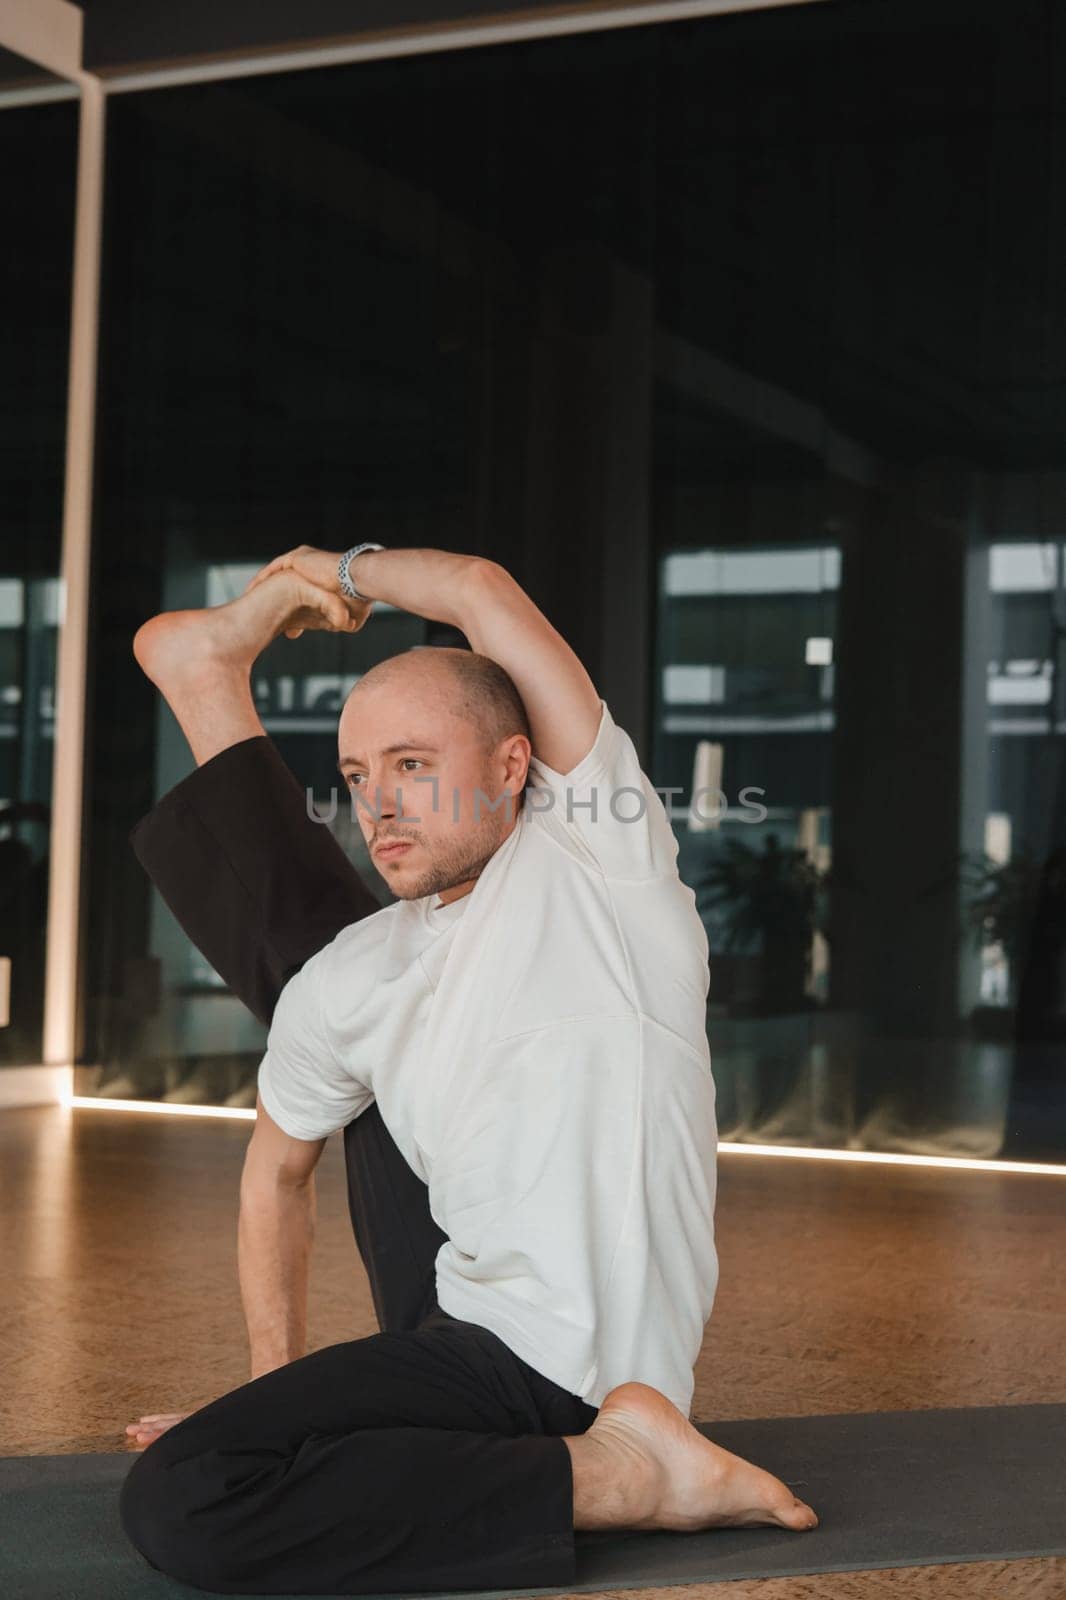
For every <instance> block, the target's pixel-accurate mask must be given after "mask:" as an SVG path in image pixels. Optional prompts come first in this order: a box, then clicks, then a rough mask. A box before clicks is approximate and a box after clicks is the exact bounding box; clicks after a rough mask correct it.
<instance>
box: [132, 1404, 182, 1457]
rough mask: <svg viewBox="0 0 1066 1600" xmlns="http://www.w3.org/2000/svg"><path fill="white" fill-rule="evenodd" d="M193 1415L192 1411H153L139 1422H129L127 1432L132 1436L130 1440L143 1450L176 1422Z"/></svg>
mask: <svg viewBox="0 0 1066 1600" xmlns="http://www.w3.org/2000/svg"><path fill="white" fill-rule="evenodd" d="M191 1416H192V1412H191V1411H162V1412H159V1411H157V1412H153V1413H151V1414H150V1415H148V1416H145V1417H142V1418H141V1419H140V1421H139V1422H130V1423H127V1425H126V1432H127V1434H129V1435H130V1436H131V1437H130V1439H129V1441H128V1442H129V1443H131V1444H136V1446H137V1448H138V1449H139V1450H143V1449H144V1448H145V1446H146V1445H149V1444H154V1443H155V1441H156V1439H158V1438H159V1436H160V1434H163V1433H166V1432H167V1430H168V1429H169V1428H172V1427H173V1426H174V1424H175V1423H176V1422H184V1421H185V1418H186V1417H191Z"/></svg>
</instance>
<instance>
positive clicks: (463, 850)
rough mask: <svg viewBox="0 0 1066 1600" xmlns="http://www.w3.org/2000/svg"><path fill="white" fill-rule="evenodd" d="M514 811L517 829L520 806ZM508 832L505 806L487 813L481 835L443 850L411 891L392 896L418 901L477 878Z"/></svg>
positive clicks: (514, 806)
mask: <svg viewBox="0 0 1066 1600" xmlns="http://www.w3.org/2000/svg"><path fill="white" fill-rule="evenodd" d="M513 810H514V817H515V826H516V827H518V826H519V824H520V823H521V821H522V807H521V806H520V805H517V804H514V805H513ZM486 812H487V805H486ZM509 832H510V817H509V815H508V808H507V806H506V804H505V805H502V806H501V807H500V809H499V810H498V811H496V812H493V813H491V814H487V816H486V822H485V830H484V832H482V831H480V830H479V831H478V832H477V833H476V834H474V835H473V836H467V838H465V839H463V840H461V841H458V840H457V841H456V843H455V845H454V846H453V847H452V848H450V849H447V850H442V852H441V853H440V855H438V857H437V858H436V860H434V861H433V862H432V863H431V865H430V866H428V867H427V868H426V870H425V872H423V873H422V874H421V875H420V876H419V877H417V878H416V879H415V880H414V882H413V883H412V884H411V885H410V888H408V889H405V892H404V893H403V894H401V893H400V889H399V887H397V888H395V889H394V890H393V893H394V894H396V895H397V896H398V897H399V898H401V899H404V900H421V899H423V898H424V897H425V896H426V895H430V894H441V893H442V892H443V891H444V890H446V889H454V888H455V887H456V886H457V885H458V884H460V883H469V882H470V880H471V879H476V878H480V876H481V874H482V873H483V872H484V870H485V868H486V867H487V866H488V864H489V862H490V861H491V860H492V858H493V856H494V855H495V854H496V852H497V850H498V849H499V848H500V845H501V844H502V843H503V840H504V837H505V835H506V834H507V833H509ZM486 838H487V839H488V844H487V845H486V843H485V841H486ZM472 892H473V891H471V893H472Z"/></svg>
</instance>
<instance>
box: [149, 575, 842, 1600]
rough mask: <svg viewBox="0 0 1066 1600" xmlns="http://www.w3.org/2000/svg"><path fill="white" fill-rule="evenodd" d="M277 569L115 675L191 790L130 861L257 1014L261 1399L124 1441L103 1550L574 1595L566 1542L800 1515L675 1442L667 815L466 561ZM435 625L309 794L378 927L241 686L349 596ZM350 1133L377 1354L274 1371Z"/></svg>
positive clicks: (686, 1287)
mask: <svg viewBox="0 0 1066 1600" xmlns="http://www.w3.org/2000/svg"><path fill="white" fill-rule="evenodd" d="M339 565H340V557H339V556H338V555H337V554H334V553H330V552H324V551H318V550H315V549H313V548H311V547H309V546H306V545H302V546H300V547H299V548H298V549H297V550H295V551H290V552H288V553H287V554H286V555H284V556H280V557H278V558H277V560H276V561H273V562H271V563H270V564H269V566H267V567H265V568H264V569H263V570H262V571H261V572H260V573H258V574H257V575H256V577H255V578H254V579H253V580H252V582H251V584H250V585H249V587H248V589H247V590H246V591H245V593H244V594H243V595H242V596H240V598H239V599H237V600H235V601H232V602H230V603H229V604H228V605H225V606H220V607H217V608H213V609H211V610H206V611H182V612H172V613H165V614H163V615H161V616H158V617H155V618H152V619H151V621H149V622H148V623H146V624H145V625H144V627H142V628H141V629H140V630H139V632H138V634H137V636H136V638H135V640H134V652H135V655H136V657H137V660H138V661H139V663H140V665H141V667H142V668H143V670H144V671H145V672H146V673H147V675H148V676H149V677H150V678H151V680H152V681H153V682H154V683H155V684H156V685H157V687H158V688H159V689H160V691H161V692H162V693H163V694H164V696H165V697H166V699H167V701H168V703H169V704H170V706H171V708H172V709H173V711H174V713H175V715H176V717H177V719H178V721H179V723H180V725H181V727H182V729H183V731H184V733H185V735H186V737H187V739H188V741H189V745H190V748H191V750H192V754H193V756H194V758H195V760H196V763H197V768H196V770H195V771H194V772H192V773H191V774H190V775H189V776H188V777H187V778H186V779H184V780H183V782H182V783H181V784H179V785H177V786H176V788H175V789H174V790H172V791H171V792H170V793H169V794H168V795H166V796H164V797H163V799H162V800H161V801H160V802H159V803H158V805H157V806H156V807H155V808H154V809H153V811H152V812H151V813H149V815H148V817H146V818H144V819H142V821H141V822H140V823H139V824H138V826H137V828H136V829H135V830H134V834H133V842H134V846H135V848H136V849H137V852H138V855H139V857H140V859H141V860H142V862H143V863H144V864H145V866H146V868H147V870H148V871H149V873H150V875H151V876H152V878H153V881H154V882H155V883H156V884H157V886H158V887H159V888H160V890H161V892H162V893H163V894H164V896H165V897H166V899H167V900H168V903H169V904H170V905H171V906H172V908H173V909H174V911H175V915H176V916H178V918H179V920H180V921H181V922H182V924H183V926H184V927H185V928H186V930H187V931H188V932H189V934H190V937H192V938H193V939H194V941H195V942H196V943H197V944H198V945H199V946H200V948H201V949H202V950H203V951H204V953H205V954H206V955H207V956H208V959H209V960H211V961H212V963H213V964H214V965H215V966H216V969H217V970H218V971H219V972H220V974H221V975H222V976H223V977H224V978H225V979H226V980H227V982H229V983H230V985H231V987H233V988H234V990H235V992H236V993H238V994H239V995H240V996H241V998H242V999H244V1000H245V1002H246V1003H247V1004H248V1005H249V1006H250V1007H251V1009H252V1010H253V1011H254V1012H255V1013H256V1015H259V1016H260V1017H262V1018H263V1020H264V1021H267V1022H268V1023H269V1033H268V1037H267V1048H266V1052H265V1054H264V1056H263V1059H262V1062H261V1064H260V1068H259V1074H258V1085H257V1088H258V1094H257V1102H256V1105H257V1118H256V1124H255V1127H254V1131H253V1133H252V1137H251V1139H250V1141H249V1145H248V1150H247V1154H246V1159H245V1164H244V1170H243V1173H242V1179H241V1191H240V1223H239V1266H240V1281H241V1292H242V1297H243V1301H244V1307H245V1313H246V1319H247V1324H248V1333H249V1343H250V1350H251V1368H252V1376H251V1379H250V1381H249V1382H248V1383H247V1384H244V1385H242V1386H241V1387H240V1388H238V1389H236V1390H234V1391H232V1392H231V1393H229V1394H227V1395H223V1396H222V1397H221V1398H220V1399H217V1400H215V1401H213V1402H212V1403H211V1404H210V1405H208V1406H205V1407H203V1408H202V1409H201V1410H199V1411H196V1412H193V1413H191V1414H188V1415H180V1414H179V1415H178V1417H177V1418H176V1419H175V1418H173V1417H171V1418H167V1417H162V1418H157V1419H147V1418H144V1419H142V1420H141V1423H140V1424H134V1425H131V1429H130V1430H129V1431H131V1432H133V1433H135V1434H136V1436H137V1439H138V1441H139V1442H140V1443H142V1444H146V1446H147V1447H146V1448H145V1449H144V1452H143V1454H142V1455H140V1456H139V1457H138V1459H137V1460H136V1461H135V1462H134V1463H133V1466H132V1467H131V1470H130V1472H129V1475H128V1477H127V1480H126V1482H125V1484H124V1485H123V1490H122V1496H121V1515H122V1520H123V1525H124V1527H125V1530H126V1532H127V1535H128V1536H129V1538H130V1539H131V1541H132V1542H133V1543H134V1545H135V1546H136V1547H137V1548H138V1549H139V1550H140V1551H141V1552H142V1554H143V1555H144V1556H145V1558H146V1559H147V1560H148V1561H149V1562H151V1563H152V1564H153V1565H154V1566H156V1567H158V1568H160V1569H161V1570H162V1571H164V1572H166V1573H168V1574H170V1575H171V1576H173V1577H175V1578H178V1579H181V1580H183V1581H185V1582H189V1583H192V1584H195V1585H198V1586H200V1587H203V1588H208V1589H217V1590H223V1591H226V1592H231V1593H240V1592H248V1593H251V1592H254V1593H279V1594H297V1593H306V1594H321V1593H333V1594H358V1593H375V1592H376V1593H381V1592H383V1591H396V1590H419V1589H443V1590H451V1589H464V1588H501V1587H508V1586H512V1585H523V1586H525V1585H531V1586H553V1587H564V1588H565V1587H566V1586H568V1585H570V1584H572V1583H573V1582H574V1581H575V1573H576V1569H575V1548H574V1538H573V1535H574V1531H575V1530H581V1529H598V1530H602V1529H608V1528H662V1529H674V1530H681V1531H684V1530H695V1529H704V1528H713V1527H720V1526H738V1525H755V1524H759V1525H766V1526H775V1527H779V1528H782V1529H785V1530H789V1531H800V1530H802V1529H806V1528H811V1527H814V1526H815V1525H816V1523H817V1517H816V1516H815V1514H814V1512H813V1511H812V1509H811V1508H810V1506H808V1505H806V1504H805V1503H804V1502H803V1501H801V1500H799V1499H797V1498H796V1497H795V1496H794V1495H793V1494H792V1492H791V1490H790V1489H789V1488H788V1487H787V1485H786V1484H785V1483H783V1482H782V1481H781V1480H780V1479H779V1478H776V1477H774V1476H773V1475H772V1474H770V1473H768V1472H766V1471H764V1470H762V1469H761V1468H759V1467H757V1466H755V1465H753V1464H752V1463H750V1462H747V1461H744V1460H743V1459H741V1458H740V1457H738V1456H736V1455H733V1454H731V1453H730V1452H728V1451H726V1450H723V1449H722V1448H721V1447H720V1446H718V1445H716V1444H715V1443H714V1442H713V1441H712V1440H709V1439H707V1438H705V1437H704V1436H703V1435H702V1434H701V1433H700V1432H698V1431H697V1429H696V1428H695V1427H693V1426H692V1424H691V1421H690V1420H689V1412H690V1406H691V1400H692V1394H693V1382H694V1380H693V1367H694V1363H695V1360H696V1357H697V1355H698V1353H699V1349H700V1345H701V1341H702V1335H703V1329H704V1324H705V1322H706V1319H707V1317H708V1316H709V1314H710V1311H711V1307H712V1304H713V1300H714V1296H715V1291H716V1286H717V1277H718V1268H717V1255H716V1252H715V1245H714V1202H715V1187H716V1169H715V1156H716V1147H717V1135H716V1127H715V1120H714V1082H713V1078H712V1076H711V1071H710V1057H709V1051H708V1047H707V1038H706V1026H705V1002H706V990H707V942H706V935H705V933H704V930H703V926H702V923H701V921H700V918H699V915H698V913H697V911H696V907H695V897H694V895H693V893H692V891H691V889H689V888H688V887H687V886H686V885H684V884H683V883H682V882H681V880H680V877H679V875H678V872H677V866H676V856H677V842H676V840H675V838H674V835H673V831H672V828H671V826H670V823H669V819H668V817H667V814H666V811H665V808H664V807H663V804H662V801H661V799H660V798H659V796H658V794H657V793H656V791H655V790H654V788H653V786H652V785H651V783H650V782H649V780H648V778H647V776H646V775H645V774H644V773H643V771H642V770H641V768H640V765H639V761H638V759H637V756H636V752H635V750H634V747H633V744H632V741H631V740H630V739H629V737H628V735H627V734H626V733H625V732H624V731H623V730H622V729H621V728H619V727H618V726H617V725H616V724H615V722H614V720H613V718H612V716H611V713H610V710H609V708H608V707H607V705H606V703H605V702H604V701H603V700H602V699H601V697H600V696H599V694H598V693H597V690H596V688H595V687H594V685H593V683H592V681H591V679H590V678H589V676H588V673H587V672H586V671H585V669H584V667H583V666H582V664H581V662H580V661H579V660H578V658H577V656H576V655H575V654H574V652H573V651H572V650H571V649H570V648H569V646H568V645H567V644H566V642H565V640H563V639H562V638H561V636H560V635H559V634H558V632H557V631H556V630H555V629H554V628H553V627H552V625H551V623H550V622H549V621H548V620H547V618H546V617H545V616H544V615H543V614H542V613H541V612H540V611H539V609H538V608H537V607H536V606H535V605H534V603H533V602H532V601H531V600H530V598H529V596H528V595H526V594H525V593H524V591H523V590H522V589H521V587H520V586H519V585H518V583H516V582H515V580H514V579H513V578H512V577H511V576H510V574H508V573H507V572H506V571H505V570H504V569H503V568H502V567H501V566H499V565H498V564H497V563H495V562H491V561H485V560H480V559H475V558H470V557H465V556H461V555H455V554H451V553H449V552H445V551H438V550H423V549H416V550H383V549H371V550H363V551H362V552H361V553H359V554H356V555H354V556H353V557H352V558H351V560H350V562H348V563H347V565H346V570H347V575H348V579H349V582H350V585H354V591H355V593H356V595H357V596H358V598H356V599H352V598H351V597H350V595H348V594H347V592H346V586H345V584H344V583H343V582H342V579H341V576H340V573H339V570H338V569H339ZM377 599H380V600H385V601H388V602H389V603H391V604H392V605H395V606H397V607H399V608H400V609H402V610H404V611H408V612H413V613H416V614H419V615H421V616H424V617H426V618H429V619H432V620H434V621H439V622H443V623H448V624H450V625H452V626H453V627H455V628H457V629H459V630H460V631H461V633H462V634H463V635H464V636H465V637H466V638H467V639H468V640H469V642H470V644H471V646H472V649H471V650H470V651H464V650H452V649H432V648H426V649H418V650H414V651H409V652H407V653H405V654H403V655H399V656H394V657H390V658H389V659H387V660H385V661H383V662H381V663H380V664H379V665H377V666H375V667H374V668H372V669H371V670H370V671H369V672H367V673H366V674H365V675H364V676H363V677H362V678H361V679H360V680H359V681H358V682H357V683H356V685H355V687H354V688H353V690H352V692H351V694H350V695H349V697H348V699H347V701H346V703H345V705H344V707H343V710H342V713H341V717H340V722H339V726H338V769H339V773H340V775H341V777H342V779H343V782H344V784H345V786H346V788H347V789H348V791H349V793H350V796H351V803H352V806H353V809H354V812H355V815H356V817H357V819H358V822H359V826H360V829H361V831H362V834H363V837H364V839H365V841H366V845H367V849H368V851H369V854H370V859H371V861H372V862H373V864H374V866H375V868H376V869H377V871H378V872H379V873H380V875H381V877H382V879H383V882H384V884H385V885H386V886H387V888H388V889H389V890H390V891H391V893H392V894H393V895H394V896H395V897H396V898H395V900H394V901H393V902H392V903H390V904H388V905H385V906H377V905H376V902H375V901H374V900H373V897H372V896H371V895H370V894H369V893H368V892H367V890H366V889H365V887H364V886H363V884H362V882H361V880H360V879H359V877H358V874H356V872H355V870H354V868H353V867H352V866H351V864H350V863H349V862H348V860H347V858H346V856H345V855H344V853H343V852H342V851H341V850H340V848H339V846H337V844H336V843H335V841H334V840H333V839H332V836H331V835H330V834H329V831H328V829H327V828H326V827H324V826H323V825H322V824H321V822H319V821H317V820H316V819H315V818H314V817H313V816H312V815H311V814H310V812H309V810H308V808H307V805H306V803H305V799H304V796H303V794H302V792H301V790H300V788H299V785H298V784H297V782H296V780H295V778H294V776H293V774H292V773H291V772H290V771H289V770H288V768H287V767H286V766H285V764H284V763H283V762H282V761H281V758H280V755H279V754H278V752H277V750H276V747H275V746H274V745H273V744H272V742H271V741H270V740H269V738H268V737H267V736H266V734H265V731H264V729H263V726H262V723H261V722H260V721H259V718H258V715H257V713H256V711H255V707H254V703H253V700H252V694H251V687H250V673H251V667H252V664H253V663H254V661H255V659H256V658H257V656H258V655H259V653H260V652H261V651H262V650H263V649H264V648H265V647H266V645H267V644H269V643H270V642H271V641H272V640H274V639H276V638H277V637H278V635H279V634H281V633H283V632H284V633H285V634H286V635H287V636H288V637H290V638H297V637H298V636H299V634H300V633H301V632H302V631H303V629H304V628H307V627H318V628H329V629H335V630H338V631H355V630H356V629H358V628H361V627H362V626H364V625H365V623H366V622H367V619H368V617H369V616H370V615H371V609H372V604H373V601H374V600H377ZM333 1132H343V1137H344V1140H345V1154H346V1162H347V1168H348V1180H349V1202H350V1208H351V1215H352V1221H353V1226H354V1230H355V1234H356V1240H357V1243H358V1246H359V1249H360V1252H361V1254H362V1257H363V1260H364V1262H365V1264H366V1267H367V1273H368V1277H369V1280H370V1285H371V1291H372V1294H373V1296H374V1303H375V1309H376V1311H377V1314H378V1319H379V1324H380V1330H381V1331H380V1332H378V1333H377V1334H374V1335H372V1336H371V1337H369V1338H365V1339H357V1340H352V1341H349V1342H345V1343H341V1344H337V1345H333V1346H330V1347H328V1348H326V1349H323V1350H319V1351H315V1352H313V1353H311V1354H306V1353H305V1344H306V1286H307V1267H308V1255H309V1249H310V1240H311V1236H312V1232H313V1217H314V1180H313V1174H314V1168H315V1164H316V1162H317V1161H318V1159H319V1157H320V1155H321V1152H322V1149H323V1146H324V1144H325V1141H326V1139H327V1138H328V1137H329V1135H330V1134H331V1133H333Z"/></svg>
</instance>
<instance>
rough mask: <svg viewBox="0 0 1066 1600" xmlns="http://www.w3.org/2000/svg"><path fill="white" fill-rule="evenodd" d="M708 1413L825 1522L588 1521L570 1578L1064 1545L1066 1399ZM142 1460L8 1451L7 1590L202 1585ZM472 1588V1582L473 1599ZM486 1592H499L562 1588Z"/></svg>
mask: <svg viewBox="0 0 1066 1600" xmlns="http://www.w3.org/2000/svg"><path fill="white" fill-rule="evenodd" d="M696 1426H697V1427H698V1428H699V1430H700V1432H701V1433H703V1434H705V1435H707V1436H708V1437H710V1438H713V1439H714V1440H715V1441H716V1442H717V1443H718V1444H721V1445H723V1446H724V1447H725V1448H726V1449H727V1450H733V1451H735V1452H736V1453H737V1454H738V1455H742V1456H745V1457H747V1458H748V1459H749V1460H752V1461H755V1462H757V1463H758V1465H759V1466H761V1467H765V1468H766V1469H767V1470H768V1471H770V1472H773V1473H775V1474H776V1475H777V1477H779V1478H781V1479H782V1480H783V1481H784V1482H785V1483H787V1484H788V1485H789V1487H790V1488H792V1489H793V1490H794V1492H795V1493H796V1494H798V1495H799V1497H800V1498H801V1499H802V1500H806V1501H807V1502H808V1504H809V1505H812V1506H813V1507H814V1509H815V1511H817V1513H818V1515H819V1517H820V1519H821V1521H820V1524H819V1526H818V1527H817V1528H815V1529H812V1530H809V1531H805V1532H802V1533H793V1532H791V1531H789V1530H786V1529H780V1528H718V1529H713V1530H710V1531H707V1532H704V1533H669V1532H662V1531H656V1532H653V1533H578V1534H577V1535H576V1536H575V1539H576V1545H577V1559H578V1571H577V1582H576V1583H575V1584H573V1585H572V1586H571V1589H572V1590H596V1589H633V1588H645V1587H646V1588H653V1587H654V1588H662V1587H664V1586H666V1585H668V1584H683V1583H716V1582H719V1581H722V1580H725V1579H730V1578H771V1577H786V1576H798V1575H801V1574H805V1573H816V1572H845V1571H852V1570H855V1569H864V1568H872V1567H912V1566H928V1565H930V1564H933V1563H937V1562H956V1561H985V1560H999V1561H1002V1560H1009V1559H1018V1558H1020V1557H1023V1556H1055V1555H1066V1467H1064V1462H1066V1405H1025V1406H977V1407H972V1408H969V1409H966V1410H921V1411H873V1412H847V1413H844V1414H842V1415H837V1416H828V1417H763V1418H759V1419H758V1420H756V1421H741V1422H714V1423H710V1422H701V1423H697V1424H696ZM132 1460H133V1453H132V1452H130V1453H126V1452H122V1453H119V1454H114V1455H71V1456H9V1457H6V1458H3V1459H0V1593H2V1594H3V1596H4V1600H101V1597H103V1596H106V1597H107V1600H161V1597H163V1596H166V1595H170V1596H172V1597H173V1596H176V1595H184V1596H195V1595H202V1594H203V1593H204V1592H205V1591H203V1590H202V1589H195V1588H192V1587H191V1586H189V1585H188V1584H182V1583H177V1582H175V1581H174V1580H172V1579H170V1578H166V1577H164V1576H163V1575H162V1574H161V1573H158V1572H156V1571H154V1570H153V1569H152V1568H151V1567H149V1566H148V1564H147V1563H146V1562H145V1561H144V1560H143V1559H142V1558H141V1556H140V1555H138V1553H137V1552H136V1551H135V1550H134V1549H133V1548H132V1547H131V1546H130V1545H129V1544H128V1543H127V1541H126V1538H125V1536H124V1534H123V1533H122V1529H121V1527H120V1525H119V1521H118V1514H117V1500H118V1490H119V1485H120V1484H121V1482H122V1479H123V1478H124V1477H125V1475H126V1473H127V1472H128V1471H129V1467H130V1464H131V1461H132ZM473 1592H474V1591H471V1590H466V1591H463V1592H462V1593H463V1595H464V1596H465V1600H469V1596H470V1595H471V1593H473ZM480 1592H481V1593H482V1594H484V1595H486V1596H488V1595H492V1596H497V1597H500V1600H502V1597H503V1596H508V1595H535V1594H556V1593H560V1592H562V1591H560V1590H556V1589H500V1590H483V1591H480ZM437 1593H439V1594H441V1595H444V1594H448V1593H449V1591H446V1590H440V1591H437ZM390 1600H395V1596H393V1597H390Z"/></svg>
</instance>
